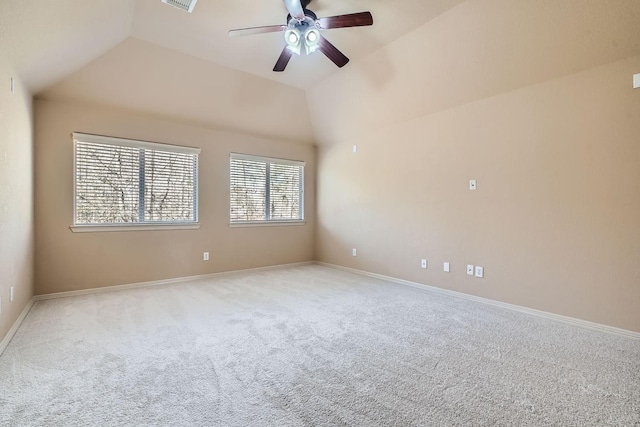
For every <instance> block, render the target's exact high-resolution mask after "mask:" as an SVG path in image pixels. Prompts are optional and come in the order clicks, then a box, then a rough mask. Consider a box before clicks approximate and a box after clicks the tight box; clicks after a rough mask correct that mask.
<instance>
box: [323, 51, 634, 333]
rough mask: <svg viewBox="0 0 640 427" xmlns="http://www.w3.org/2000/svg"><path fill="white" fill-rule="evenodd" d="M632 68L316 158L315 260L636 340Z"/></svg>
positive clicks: (498, 100) (404, 126)
mask: <svg viewBox="0 0 640 427" xmlns="http://www.w3.org/2000/svg"><path fill="white" fill-rule="evenodd" d="M637 72H640V56H637V57H634V58H631V59H628V60H624V61H618V62H615V63H612V64H609V65H605V66H601V67H598V68H594V69H591V70H588V71H585V72H581V73H577V74H574V75H571V76H568V77H563V78H559V79H555V80H552V81H549V82H546V83H542V84H537V85H533V86H529V87H526V88H523V89H520V90H516V91H512V92H509V93H506V94H502V95H498V96H494V97H490V98H487V99H484V100H481V101H476V102H472V103H469V104H466V105H463V106H460V107H456V108H452V109H448V110H445V111H442V112H439V113H435V114H429V115H424V116H422V117H419V118H415V119H412V120H408V121H403V122H400V121H398V122H397V123H395V124H393V125H390V126H386V127H384V128H377V127H375V126H374V127H373V128H372V127H371V126H369V127H368V128H367V127H364V124H363V123H359V124H360V125H362V126H363V129H367V131H364V132H363V133H362V134H361V135H359V136H357V137H350V138H344V139H343V140H341V141H340V142H339V143H336V144H332V145H326V146H324V147H322V148H321V150H320V151H319V159H318V207H319V209H318V235H317V258H318V259H319V260H321V261H325V262H329V263H334V264H339V265H344V266H348V267H354V268H358V269H362V270H366V271H371V272H375V273H380V274H385V275H390V276H394V277H399V278H403V279H407V280H412V281H416V282H420V283H425V284H429V285H433V286H438V287H442V288H446V289H451V290H455V291H460V292H464V293H468V294H473V295H479V296H483V297H487V298H491V299H495V300H499V301H504V302H508V303H513V304H518V305H522V306H526V307H531V308H535V309H540V310H544V311H548V312H553V313H559V314H562V315H566V316H571V317H575V318H580V319H586V320H589V321H593V322H598V323H603V324H607V325H612V326H615V327H620V328H625V329H629V330H633V331H637V332H640V273H639V271H640V270H639V267H638V266H640V173H638V171H639V165H640V144H639V139H638V136H639V135H640V90H633V89H632V88H631V76H632V74H633V73H637ZM366 101H370V99H365V100H364V102H366ZM353 144H357V145H358V152H357V154H354V153H352V145H353ZM469 179H477V182H478V189H477V190H476V191H469V189H468V180H469ZM352 248H357V249H358V256H357V257H356V258H353V257H352V256H351V249H352ZM421 258H427V259H428V261H429V263H430V264H429V268H428V269H427V270H422V269H420V259H421ZM445 261H448V262H450V263H451V268H452V270H451V273H444V272H443V264H442V263H443V262H445ZM466 264H476V265H481V266H484V268H485V271H484V272H485V277H484V278H483V279H477V278H473V277H469V276H467V275H466V274H465V267H466Z"/></svg>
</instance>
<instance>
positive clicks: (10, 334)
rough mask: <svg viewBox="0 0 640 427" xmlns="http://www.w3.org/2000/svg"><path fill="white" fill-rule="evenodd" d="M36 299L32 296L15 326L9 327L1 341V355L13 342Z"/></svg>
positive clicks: (14, 323)
mask: <svg viewBox="0 0 640 427" xmlns="http://www.w3.org/2000/svg"><path fill="white" fill-rule="evenodd" d="M34 301H35V297H32V298H31V299H30V300H29V302H28V303H27V305H26V306H25V308H24V309H23V310H22V313H20V316H18V318H17V319H16V321H15V322H13V326H12V327H11V329H9V332H7V335H5V336H4V338H3V339H2V341H0V356H2V353H4V350H5V349H6V348H7V346H8V345H9V342H11V339H12V338H13V336H14V335H15V334H16V332H17V331H18V328H19V327H20V325H22V322H23V321H24V318H25V317H27V314H29V310H31V307H33V303H34Z"/></svg>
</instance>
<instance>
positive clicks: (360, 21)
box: [318, 12, 373, 30]
mask: <svg viewBox="0 0 640 427" xmlns="http://www.w3.org/2000/svg"><path fill="white" fill-rule="evenodd" d="M318 22H319V23H320V28H321V29H323V30H329V29H331V28H345V27H366V26H367V25H373V16H372V15H371V12H359V13H351V14H349V15H338V16H330V17H328V18H320V19H318Z"/></svg>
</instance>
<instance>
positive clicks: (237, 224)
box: [229, 221, 307, 228]
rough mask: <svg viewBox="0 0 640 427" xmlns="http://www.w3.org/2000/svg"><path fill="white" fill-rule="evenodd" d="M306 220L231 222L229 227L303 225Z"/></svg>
mask: <svg viewBox="0 0 640 427" xmlns="http://www.w3.org/2000/svg"><path fill="white" fill-rule="evenodd" d="M306 223H307V222H306V221H247V222H231V223H229V227H231V228H246V227H289V226H299V225H305V224H306Z"/></svg>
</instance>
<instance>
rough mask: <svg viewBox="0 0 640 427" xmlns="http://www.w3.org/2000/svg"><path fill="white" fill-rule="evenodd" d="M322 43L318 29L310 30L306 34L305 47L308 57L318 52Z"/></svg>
mask: <svg viewBox="0 0 640 427" xmlns="http://www.w3.org/2000/svg"><path fill="white" fill-rule="evenodd" d="M319 43H320V31H318V30H317V29H316V28H309V29H308V30H307V31H305V33H304V47H305V50H306V52H307V55H309V54H311V53H313V52H315V51H316V50H318V48H319V47H320V46H319Z"/></svg>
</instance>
